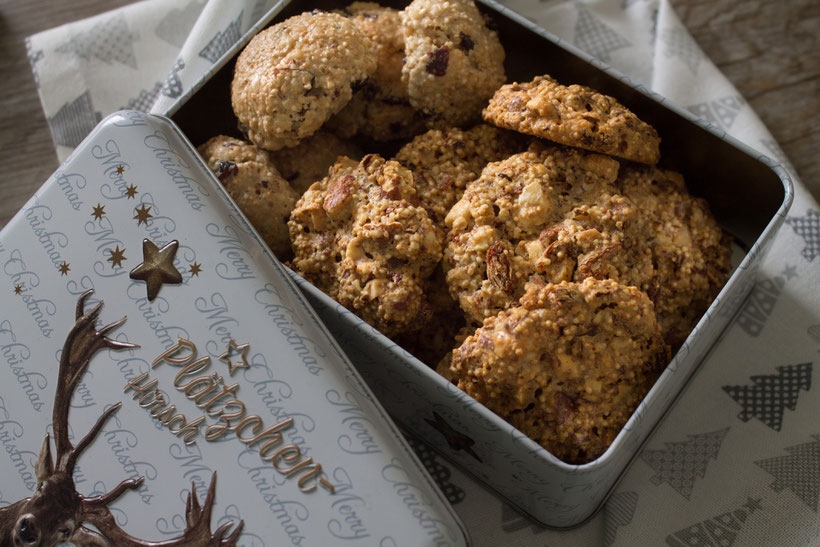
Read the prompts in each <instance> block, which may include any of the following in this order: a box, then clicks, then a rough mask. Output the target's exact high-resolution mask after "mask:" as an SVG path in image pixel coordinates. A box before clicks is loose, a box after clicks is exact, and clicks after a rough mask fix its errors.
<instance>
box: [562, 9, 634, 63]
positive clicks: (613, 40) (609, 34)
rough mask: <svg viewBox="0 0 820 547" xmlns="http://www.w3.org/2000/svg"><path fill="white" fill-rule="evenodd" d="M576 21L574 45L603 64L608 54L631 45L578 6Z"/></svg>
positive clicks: (608, 57)
mask: <svg viewBox="0 0 820 547" xmlns="http://www.w3.org/2000/svg"><path fill="white" fill-rule="evenodd" d="M575 6H576V8H577V9H578V21H577V22H576V23H575V40H574V41H575V45H576V46H578V47H579V48H581V49H583V50H584V51H586V52H587V53H589V54H590V55H594V56H595V57H597V58H599V59H600V60H602V61H604V62H609V60H610V53H612V52H613V51H615V50H617V49H621V48H624V47H628V46H631V45H632V43H631V42H630V41H629V40H627V39H626V38H624V37H623V36H621V35H620V34H618V33H617V32H615V31H614V30H612V28H611V27H610V26H609V25H607V24H605V23H604V22H602V21H600V20H599V19H598V18H597V17H595V16H594V15H592V13H590V11H589V10H588V9H586V8H585V7H583V6H581V5H580V4H576V5H575Z"/></svg>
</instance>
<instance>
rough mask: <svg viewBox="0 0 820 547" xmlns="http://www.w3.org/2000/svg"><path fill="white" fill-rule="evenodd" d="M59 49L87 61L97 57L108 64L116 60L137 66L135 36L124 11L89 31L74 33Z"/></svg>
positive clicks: (133, 66) (130, 65)
mask: <svg viewBox="0 0 820 547" xmlns="http://www.w3.org/2000/svg"><path fill="white" fill-rule="evenodd" d="M57 51H59V52H60V53H68V54H72V53H73V54H74V55H76V56H77V57H80V58H81V59H85V60H86V61H90V60H91V59H92V58H95V59H99V60H100V61H103V62H104V63H107V64H113V63H115V62H116V63H121V64H123V65H126V66H129V67H131V68H137V58H136V56H134V36H133V35H132V34H131V32H130V31H129V30H128V23H126V21H125V15H123V14H122V13H118V14H116V15H114V16H113V17H110V18H108V19H105V20H103V21H100V22H99V23H97V24H95V25H94V26H93V27H91V28H90V29H89V30H88V31H85V32H78V33H76V34H73V35H72V36H71V38H69V40H68V42H66V43H65V44H63V45H61V46H59V47H58V48H57Z"/></svg>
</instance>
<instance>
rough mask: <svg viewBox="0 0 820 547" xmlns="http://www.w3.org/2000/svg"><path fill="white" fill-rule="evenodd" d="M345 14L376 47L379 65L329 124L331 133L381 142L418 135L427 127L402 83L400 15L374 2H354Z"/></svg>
mask: <svg viewBox="0 0 820 547" xmlns="http://www.w3.org/2000/svg"><path fill="white" fill-rule="evenodd" d="M344 11H345V13H347V14H349V15H350V20H351V21H352V22H353V24H355V25H356V26H357V27H358V28H359V30H361V31H362V32H363V33H364V34H365V35H366V36H367V37H368V38H370V41H371V42H372V43H373V44H374V46H375V56H376V58H377V59H378V65H377V67H376V72H375V73H373V75H372V76H371V77H370V79H369V80H368V81H367V82H365V84H364V85H363V86H362V88H361V89H359V90H358V91H356V92H355V93H354V94H353V98H352V99H351V100H350V102H349V103H348V104H347V106H345V107H344V108H343V109H342V111H341V112H339V113H338V114H336V115H335V116H333V117H332V118H331V119H330V120H328V122H327V127H328V129H330V130H331V131H333V132H334V133H336V134H337V135H339V136H340V137H342V138H346V139H347V138H350V137H353V136H355V135H361V136H364V137H369V138H371V139H374V140H378V141H389V140H397V139H407V138H410V137H412V136H413V135H416V134H418V133H419V132H420V131H421V130H423V128H424V124H423V122H422V120H421V117H420V116H419V114H418V112H416V109H415V108H413V107H412V106H410V97H409V96H408V95H407V86H406V85H404V83H402V81H401V67H402V64H403V61H404V35H403V34H402V30H401V19H400V18H399V12H398V11H397V10H395V9H393V8H387V7H382V6H380V5H378V4H376V3H375V2H354V3H352V4H351V5H349V6H348V7H347V8H345V10H344Z"/></svg>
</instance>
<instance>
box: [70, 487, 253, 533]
mask: <svg viewBox="0 0 820 547" xmlns="http://www.w3.org/2000/svg"><path fill="white" fill-rule="evenodd" d="M120 487H122V485H120ZM120 487H118V488H120ZM123 491H125V488H124V487H123V488H122V490H121V491H120V493H122V492H123ZM112 494H113V492H112ZM215 495H216V473H215V472H214V474H213V476H212V477H211V484H210V486H209V487H208V494H207V495H206V496H205V503H203V504H202V505H201V506H200V505H199V499H198V498H197V495H196V485H195V484H193V483H191V492H190V493H189V494H188V500H187V502H186V507H185V520H186V523H187V526H186V527H185V531H184V532H183V534H182V536H180V537H179V538H176V539H171V540H168V541H163V542H159V543H157V542H151V541H144V540H141V539H137V538H135V537H133V536H131V535H129V534H128V533H127V532H126V531H125V530H123V529H122V528H120V527H119V525H118V524H117V521H116V519H115V518H114V515H113V514H112V513H111V511H110V510H109V509H108V507H107V506H106V505H105V503H108V502H109V501H111V499H108V500H106V501H105V502H103V500H102V498H108V496H110V494H109V495H106V496H101V497H100V498H96V499H94V500H85V501H84V502H83V512H82V520H83V522H86V523H88V524H93V525H94V526H95V527H97V528H98V529H99V530H100V532H101V533H102V535H103V536H105V538H106V539H107V540H108V541H110V542H111V543H112V544H113V545H117V546H122V547H183V546H185V547H194V546H196V547H200V546H201V547H235V546H236V542H237V540H238V539H239V534H241V533H242V529H243V527H244V524H245V523H244V522H243V521H240V522H239V524H238V525H237V526H236V528H235V529H234V530H233V532H231V533H230V535H226V534H227V533H228V530H229V529H230V528H231V526H233V521H230V522H226V523H225V524H223V525H222V526H220V527H219V528H217V529H216V531H215V532H214V533H213V534H211V511H212V510H213V505H214V498H215ZM114 497H116V496H114ZM112 499H113V498H112ZM88 532H90V531H89V530H88V529H86V528H81V529H79V530H78V532H77V534H79V535H78V536H77V537H76V538H72V539H73V540H76V542H77V543H78V544H81V541H82V539H83V538H85V537H86V535H85V534H87V533H88Z"/></svg>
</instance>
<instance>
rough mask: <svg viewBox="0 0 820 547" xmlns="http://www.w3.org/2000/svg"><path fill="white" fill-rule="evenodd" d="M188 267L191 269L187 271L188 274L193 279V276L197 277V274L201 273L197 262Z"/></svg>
mask: <svg viewBox="0 0 820 547" xmlns="http://www.w3.org/2000/svg"><path fill="white" fill-rule="evenodd" d="M190 266H191V269H190V270H188V273H190V274H191V277H193V276H197V277H199V272H201V271H202V264H200V263H199V262H194V263H193V264H190Z"/></svg>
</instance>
